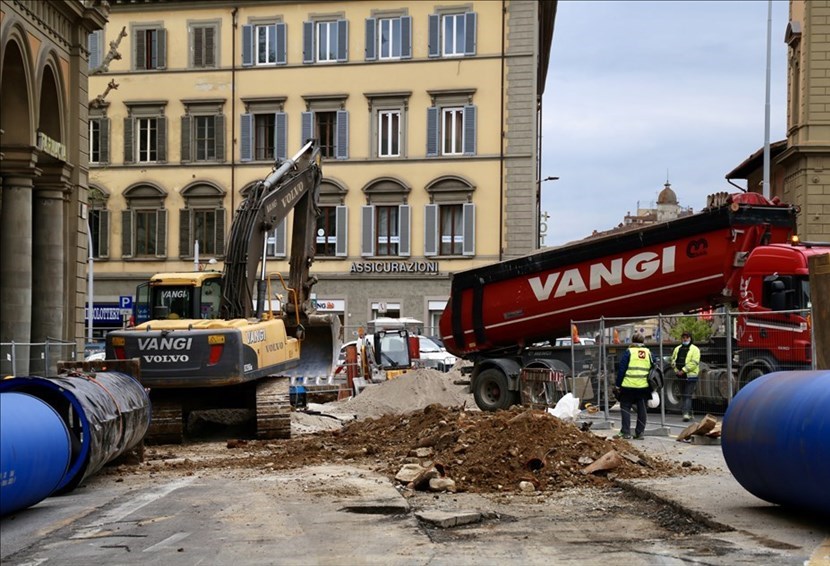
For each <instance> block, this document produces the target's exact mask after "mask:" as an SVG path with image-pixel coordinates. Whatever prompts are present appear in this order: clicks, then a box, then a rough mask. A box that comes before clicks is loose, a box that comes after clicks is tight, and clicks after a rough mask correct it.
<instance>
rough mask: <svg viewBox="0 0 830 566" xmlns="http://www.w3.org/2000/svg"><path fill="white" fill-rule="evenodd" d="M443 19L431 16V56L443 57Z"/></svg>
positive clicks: (435, 15)
mask: <svg viewBox="0 0 830 566" xmlns="http://www.w3.org/2000/svg"><path fill="white" fill-rule="evenodd" d="M440 27H441V17H440V16H439V15H438V14H430V15H429V40H428V41H429V56H430V57H440V56H441V39H440V38H441V34H440V33H439V32H440Z"/></svg>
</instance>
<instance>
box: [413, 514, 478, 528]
mask: <svg viewBox="0 0 830 566" xmlns="http://www.w3.org/2000/svg"><path fill="white" fill-rule="evenodd" d="M415 516H416V517H418V519H420V520H421V521H424V522H425V523H430V524H432V525H435V526H436V527H439V528H442V529H448V528H450V527H457V526H458V525H468V524H470V523H478V522H479V521H481V513H476V512H475V511H456V512H451V511H424V512H422V513H416V514H415Z"/></svg>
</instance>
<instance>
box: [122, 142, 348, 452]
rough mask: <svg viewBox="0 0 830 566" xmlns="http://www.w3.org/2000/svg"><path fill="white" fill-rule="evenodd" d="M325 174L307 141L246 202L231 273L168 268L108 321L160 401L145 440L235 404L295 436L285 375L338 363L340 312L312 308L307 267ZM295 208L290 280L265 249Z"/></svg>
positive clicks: (165, 438) (268, 432)
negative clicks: (125, 314) (126, 318)
mask: <svg viewBox="0 0 830 566" xmlns="http://www.w3.org/2000/svg"><path fill="white" fill-rule="evenodd" d="M321 176H322V173H321V170H320V150H319V148H318V147H317V146H316V144H314V143H312V142H309V143H308V144H306V145H305V146H304V147H303V148H302V149H301V150H300V151H299V152H298V153H297V154H296V155H295V156H294V157H293V158H292V159H288V160H285V161H284V162H281V163H278V164H276V165H275V167H274V170H273V171H272V172H271V173H270V174H269V175H268V176H267V177H266V178H265V179H264V180H262V181H260V182H259V183H257V184H256V185H255V186H254V187H252V188H251V191H250V192H249V194H248V195H247V197H246V198H245V200H244V201H243V202H242V203H241V205H240V206H239V210H238V211H237V212H236V214H235V216H234V219H233V223H232V225H231V229H230V236H229V238H228V245H227V247H226V254H225V258H224V259H225V265H224V271H223V272H218V271H193V272H182V273H161V274H157V275H154V276H153V277H151V278H150V280H149V281H147V282H145V283H142V284H140V285H139V286H138V289H137V290H136V297H137V298H136V303H135V311H136V314H137V315H138V319H139V320H138V322H139V324H138V325H137V326H135V327H133V328H129V329H125V330H118V331H113V332H110V333H109V334H108V335H107V344H106V351H107V359H119V360H121V359H132V358H138V359H139V361H140V364H141V365H140V380H141V382H142V383H143V384H144V385H145V386H147V387H149V388H150V400H151V403H152V408H153V414H152V421H151V423H150V430H149V432H148V440H149V441H152V442H173V443H176V442H181V441H182V439H183V436H184V433H185V431H186V424H187V422H188V417H189V415H191V414H193V413H194V412H196V411H202V412H207V411H214V412H216V411H217V410H220V411H225V412H226V413H227V412H228V411H227V409H234V410H237V409H240V410H241V412H242V414H243V417H244V416H245V414H246V413H247V414H252V416H253V417H255V423H256V436H258V437H259V438H284V437H288V436H289V435H290V430H291V426H290V425H291V423H290V404H289V385H288V379H278V378H279V377H299V376H302V377H304V378H306V379H308V378H309V377H315V376H322V377H327V376H330V375H331V374H332V371H333V369H334V363H335V360H336V358H337V344H338V340H339V319H337V318H336V317H334V316H332V315H324V314H318V313H317V312H316V310H315V308H314V306H313V302H312V301H311V288H312V286H313V285H314V284H315V282H316V278H314V277H313V276H312V275H310V273H309V270H310V267H311V265H312V262H313V259H314V249H315V248H314V230H315V227H316V218H317V216H318V214H319V210H318V207H317V202H318V192H319V188H320V180H321ZM291 211H293V213H294V220H293V228H292V240H291V256H290V259H289V263H290V272H289V274H288V278H287V282H286V281H285V280H284V279H283V278H282V276H279V274H277V276H275V277H271V276H269V275H268V274H267V271H266V255H265V253H264V252H265V247H266V238H267V236H268V234H269V233H271V232H272V231H273V230H274V228H276V227H277V226H278V225H279V223H280V222H281V221H282V220H283V219H284V218H285V217H286V216H287V215H288V214H289V212H291ZM277 294H280V295H281V296H282V300H279V301H278V300H277V299H276V295H277ZM144 319H149V320H144ZM237 412H239V411H237ZM249 420H250V419H249Z"/></svg>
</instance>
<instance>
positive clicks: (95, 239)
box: [88, 185, 110, 259]
mask: <svg viewBox="0 0 830 566" xmlns="http://www.w3.org/2000/svg"><path fill="white" fill-rule="evenodd" d="M108 199H109V194H107V193H106V192H105V191H104V190H103V189H101V188H100V187H97V186H95V185H92V186H90V187H89V216H88V222H89V234H90V237H91V240H92V257H93V258H95V259H107V258H108V257H109V235H110V211H109V210H107V200H108Z"/></svg>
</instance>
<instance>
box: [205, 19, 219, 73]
mask: <svg viewBox="0 0 830 566" xmlns="http://www.w3.org/2000/svg"><path fill="white" fill-rule="evenodd" d="M203 29H204V32H205V48H204V49H205V55H204V58H205V60H204V66H205V67H210V68H213V67H215V66H216V38H215V37H214V36H215V35H216V28H214V27H206V28H203Z"/></svg>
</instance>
